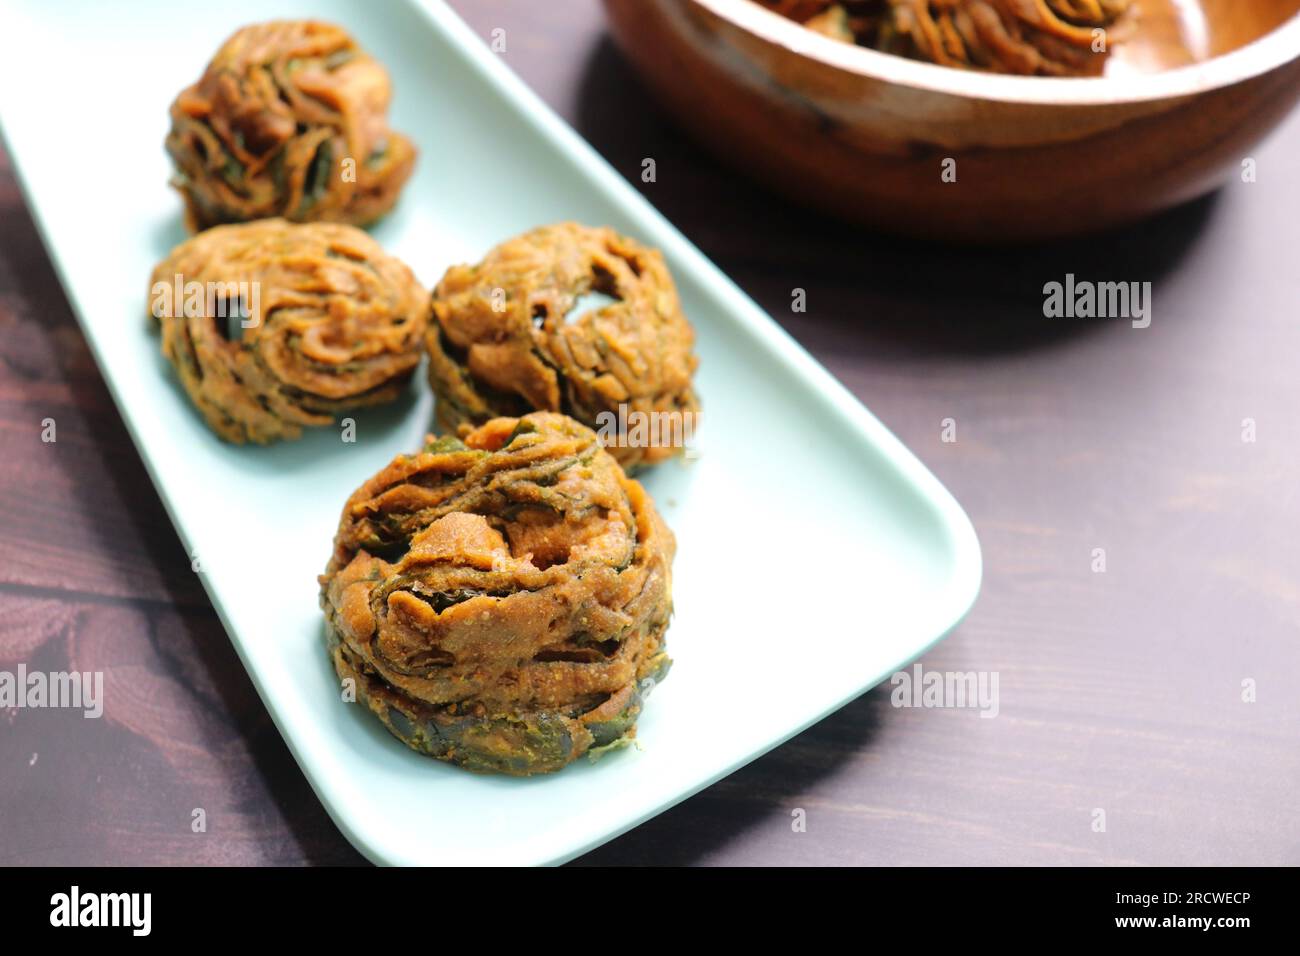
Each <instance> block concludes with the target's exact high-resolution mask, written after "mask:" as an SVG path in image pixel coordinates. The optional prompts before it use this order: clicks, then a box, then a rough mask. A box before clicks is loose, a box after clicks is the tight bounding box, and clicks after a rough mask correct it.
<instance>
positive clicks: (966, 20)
mask: <svg viewBox="0 0 1300 956" xmlns="http://www.w3.org/2000/svg"><path fill="white" fill-rule="evenodd" d="M759 2H760V3H763V5H764V6H767V7H769V8H771V9H773V10H775V11H776V12H778V13H781V14H784V15H785V16H788V17H790V18H791V19H793V20H798V21H799V22H801V23H803V24H804V25H805V26H807V27H809V28H810V29H813V30H816V31H817V32H819V33H823V34H825V35H827V36H830V37H832V38H834V39H838V40H843V41H845V42H848V43H854V42H856V43H860V44H862V45H863V46H870V47H874V48H876V49H879V50H883V51H884V52H886V53H896V54H899V55H901V56H908V57H911V58H913V59H918V60H928V61H930V62H932V63H938V64H940V65H942V66H958V67H973V68H977V69H985V70H990V71H993V72H998V73H1018V74H1042V75H1049V76H1083V75H1090V74H1097V73H1100V72H1101V70H1102V68H1103V67H1104V65H1105V60H1106V56H1107V54H1108V52H1109V49H1110V44H1111V43H1114V42H1116V41H1117V40H1119V39H1122V35H1123V34H1124V33H1125V32H1127V29H1128V28H1129V26H1130V25H1131V22H1130V21H1131V18H1126V17H1125V15H1126V14H1127V13H1129V11H1130V8H1131V7H1133V4H1132V2H1131V0H842V2H840V3H833V2H831V0H759ZM1097 30H1104V31H1107V33H1108V35H1107V36H1106V42H1105V43H1104V44H1099V43H1098V42H1097V39H1098V38H1097V36H1096V31H1097Z"/></svg>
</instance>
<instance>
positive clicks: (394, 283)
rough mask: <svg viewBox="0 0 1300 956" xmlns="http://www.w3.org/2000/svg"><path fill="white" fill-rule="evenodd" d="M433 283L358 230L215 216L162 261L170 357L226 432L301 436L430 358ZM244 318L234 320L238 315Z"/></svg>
mask: <svg viewBox="0 0 1300 956" xmlns="http://www.w3.org/2000/svg"><path fill="white" fill-rule="evenodd" d="M428 311H429V297H428V292H427V291H426V290H425V289H424V287H423V286H421V285H420V283H419V282H418V281H417V280H416V278H415V276H414V274H413V273H412V272H411V270H410V269H408V268H407V267H406V266H405V265H404V264H403V263H402V262H400V261H399V260H397V259H395V258H393V257H392V256H389V255H388V254H387V253H385V252H384V250H383V249H382V248H380V246H379V244H378V243H377V242H375V241H374V240H373V239H371V238H370V237H369V236H367V235H366V234H365V233H364V232H362V231H361V230H360V229H357V228H355V227H353V226H346V225H342V224H339V223H309V224H294V223H289V222H286V221H284V220H283V219H264V220H260V221H258V222H251V223H242V224H238V225H227V226H217V227H214V228H212V229H209V230H207V231H206V232H202V233H200V234H199V235H197V236H194V237H192V238H190V239H188V240H186V241H185V242H183V243H181V244H180V245H179V246H177V247H176V248H175V249H173V250H172V252H171V254H170V255H169V256H168V257H167V258H166V259H164V260H163V261H162V262H160V263H159V264H158V266H157V267H156V268H155V269H154V273H153V277H152V279H151V284H150V312H151V314H152V315H153V316H154V317H155V318H156V319H158V321H159V323H160V325H161V328H162V348H163V354H164V355H166V357H167V359H168V360H169V361H170V362H171V363H172V364H173V365H174V366H175V367H176V371H177V374H178V375H179V376H180V380H181V383H182V384H183V385H184V386H185V390H186V391H187V392H188V393H189V396H190V398H191V399H192V400H193V401H194V404H195V405H196V406H198V408H199V411H201V412H202V413H203V416H204V418H205V419H206V420H207V422H208V424H209V425H210V426H211V427H212V430H213V431H215V432H216V433H217V434H218V435H220V436H221V437H222V438H225V439H226V440H228V441H232V442H237V443H242V442H245V441H253V442H258V443H266V442H271V441H275V440H277V439H292V438H298V437H299V436H300V435H301V433H302V428H303V426H310V425H328V424H330V423H331V422H333V421H334V418H335V416H336V415H337V414H338V413H340V412H344V411H348V410H351V409H356V408H362V407H365V406H370V405H378V404H382V403H384V402H388V401H392V400H393V399H394V398H396V397H397V396H398V394H399V393H400V392H401V390H402V388H403V386H404V385H405V384H406V382H407V381H408V380H409V379H410V377H411V374H412V373H413V372H414V371H415V368H416V366H417V365H418V364H419V362H420V352H421V340H422V338H423V333H424V329H425V326H426V324H427V320H428ZM232 315H233V316H234V318H230V316H232Z"/></svg>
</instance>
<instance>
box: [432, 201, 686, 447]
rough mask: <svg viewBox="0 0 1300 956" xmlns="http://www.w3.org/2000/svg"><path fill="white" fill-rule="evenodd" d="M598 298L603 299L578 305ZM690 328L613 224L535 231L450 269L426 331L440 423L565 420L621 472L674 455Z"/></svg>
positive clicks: (663, 281)
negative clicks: (590, 435) (530, 416)
mask: <svg viewBox="0 0 1300 956" xmlns="http://www.w3.org/2000/svg"><path fill="white" fill-rule="evenodd" d="M593 293H598V294H600V295H602V296H604V297H605V298H606V299H608V300H610V301H608V302H606V303H605V304H602V305H599V306H598V307H594V308H590V309H588V310H586V311H583V310H582V308H581V306H582V305H583V304H584V303H583V300H584V299H585V298H588V297H590V296H591V295H592V294H593ZM694 342H695V332H694V330H693V329H692V328H691V325H690V323H689V322H687V320H686V316H685V315H684V314H683V313H682V308H681V304H680V302H679V301H678V298H677V289H676V286H675V285H674V284H673V280H672V276H671V275H669V273H668V267H667V265H666V264H665V263H664V260H663V256H662V255H660V253H659V252H658V251H656V250H654V249H651V248H649V247H647V246H644V245H642V244H641V243H638V242H636V241H634V240H632V239H629V238H627V237H625V236H621V235H619V234H618V233H617V232H615V231H614V230H613V229H609V228H592V227H587V226H581V225H578V224H577V223H560V224H557V225H551V226H542V227H540V228H537V229H533V230H532V231H530V232H526V233H524V234H523V235H520V236H516V237H514V238H513V239H509V240H507V241H505V242H503V243H501V244H500V245H498V246H496V247H495V248H494V249H492V250H491V251H490V252H488V254H487V256H485V257H484V259H483V260H482V261H481V262H479V263H477V264H476V265H457V266H452V267H451V268H450V269H448V270H447V272H446V274H445V275H444V276H443V278H442V281H441V282H440V283H438V286H437V288H436V289H435V290H434V294H433V318H432V320H431V322H430V324H429V331H428V334H427V335H426V345H427V349H428V352H429V381H430V384H431V385H432V386H433V390H434V392H435V393H436V394H437V397H438V404H437V418H438V423H439V424H440V425H441V426H443V427H444V428H446V429H448V430H450V431H453V432H454V431H455V430H456V429H457V428H458V427H459V426H460V425H462V424H470V425H479V424H482V423H483V422H486V421H488V420H489V419H491V418H495V417H497V416H502V415H506V416H517V415H522V414H525V413H527V412H530V411H552V412H563V413H564V414H566V415H569V416H571V417H573V418H575V419H577V420H578V421H580V422H582V423H583V424H584V425H586V426H587V427H589V428H592V429H594V430H596V431H597V432H598V434H599V435H600V437H601V439H602V441H604V443H605V445H606V447H607V448H608V449H609V451H610V453H611V454H613V455H614V457H615V458H617V459H618V460H619V462H620V463H621V464H622V465H623V467H625V468H628V469H635V468H637V467H639V466H641V465H648V464H653V463H655V462H658V461H662V460H664V459H666V458H670V457H672V456H673V455H677V454H680V453H681V452H682V451H683V449H684V447H685V446H686V444H687V441H688V439H689V438H690V436H691V434H693V431H694V427H695V420H696V416H697V415H698V412H699V401H698V399H697V398H696V395H695V391H694V388H693V386H692V382H691V379H692V376H693V375H694V373H695V369H696V366H697V365H698V364H699V363H698V359H697V358H696V356H695V353H694V351H693V349H694Z"/></svg>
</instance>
